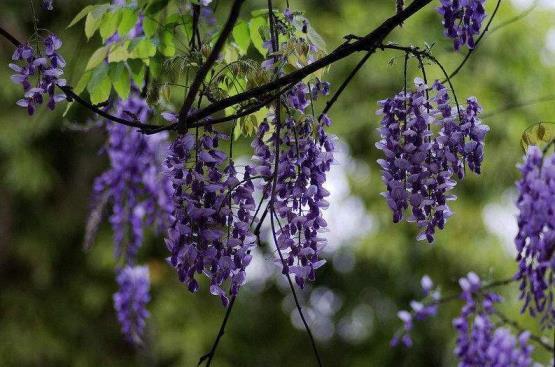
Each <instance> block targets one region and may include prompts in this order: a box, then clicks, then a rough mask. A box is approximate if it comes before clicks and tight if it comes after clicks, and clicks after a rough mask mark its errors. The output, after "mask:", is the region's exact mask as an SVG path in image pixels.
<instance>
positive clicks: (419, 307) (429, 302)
mask: <svg viewBox="0 0 555 367" xmlns="http://www.w3.org/2000/svg"><path fill="white" fill-rule="evenodd" d="M420 285H421V287H422V291H423V292H424V297H425V298H424V299H423V300H422V301H412V302H411V303H410V306H411V309H412V310H411V311H406V310H401V311H399V312H398V313H397V316H398V317H399V319H401V321H403V328H402V329H400V330H399V331H397V333H395V336H394V337H393V339H391V346H397V345H399V344H402V345H403V346H405V347H407V348H409V347H411V346H412V338H411V335H410V333H411V331H412V329H413V327H414V320H417V321H423V320H426V319H428V318H430V317H433V316H435V315H436V314H437V309H438V304H437V302H438V301H439V299H440V297H441V292H440V290H439V288H435V289H434V283H433V282H432V280H431V279H430V277H429V276H427V275H425V276H423V277H422V279H421V280H420Z"/></svg>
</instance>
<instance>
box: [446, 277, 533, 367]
mask: <svg viewBox="0 0 555 367" xmlns="http://www.w3.org/2000/svg"><path fill="white" fill-rule="evenodd" d="M459 284H460V286H461V289H462V294H461V296H462V298H463V299H464V301H465V304H464V306H463V307H462V309H461V313H460V315H459V316H458V317H456V318H455V319H454V320H453V327H454V328H455V330H456V331H457V340H456V346H455V351H454V352H455V355H456V356H457V358H458V359H459V366H461V367H466V366H468V367H478V366H498V367H505V366H514V367H527V366H531V365H532V359H531V353H532V349H533V348H532V347H531V346H529V345H528V344H527V341H528V335H529V333H527V332H524V333H522V334H521V335H520V336H519V337H518V340H517V338H515V337H514V336H513V335H512V334H511V332H510V331H509V330H508V329H505V328H497V327H496V326H495V324H494V322H493V321H492V319H491V318H492V315H494V314H495V304H497V303H499V302H500V301H501V297H500V296H498V295H497V294H495V293H491V292H483V291H482V290H481V281H480V278H479V277H478V276H477V275H476V274H474V273H469V274H468V275H467V277H466V278H461V279H460V280H459Z"/></svg>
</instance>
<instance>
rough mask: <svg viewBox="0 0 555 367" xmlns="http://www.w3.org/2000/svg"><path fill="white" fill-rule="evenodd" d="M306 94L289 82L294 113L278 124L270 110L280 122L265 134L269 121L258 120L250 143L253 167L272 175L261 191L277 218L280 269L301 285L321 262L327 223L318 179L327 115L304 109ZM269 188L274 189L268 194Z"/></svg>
mask: <svg viewBox="0 0 555 367" xmlns="http://www.w3.org/2000/svg"><path fill="white" fill-rule="evenodd" d="M319 88H320V89H317V90H321V91H324V92H325V93H326V94H327V92H328V90H329V87H327V85H325V84H322V86H321V87H319ZM310 93H312V92H311V91H310V88H309V87H308V86H307V85H305V84H304V83H299V84H298V85H296V86H295V87H293V88H292V89H291V90H290V91H289V92H288V93H287V96H286V100H287V105H288V107H289V108H291V109H294V110H296V111H297V114H296V117H295V118H293V116H288V117H287V118H286V119H285V121H284V122H281V123H280V122H276V121H275V116H274V115H271V116H270V120H272V121H273V122H274V125H277V124H282V126H280V128H279V129H278V128H277V127H274V129H273V132H272V133H270V134H269V132H270V125H269V123H268V121H264V122H263V123H262V124H261V125H260V126H259V129H258V134H257V136H256V138H255V139H254V141H253V143H252V147H253V149H254V159H255V161H256V162H257V166H256V172H257V173H258V174H259V175H262V176H265V177H268V178H269V177H272V178H273V177H275V189H274V188H273V187H272V183H273V182H272V181H273V180H271V179H267V180H266V182H265V184H264V185H263V188H262V190H263V195H264V197H265V198H270V200H271V201H272V206H273V209H274V210H275V213H276V214H277V217H278V218H279V219H280V228H278V229H277V230H276V235H277V246H279V249H280V251H281V252H282V253H283V256H284V262H285V263H284V264H281V265H282V271H283V273H284V274H292V275H294V278H295V281H296V283H297V284H298V285H299V286H300V287H301V288H302V287H304V284H305V282H306V281H307V280H314V279H315V270H316V269H318V268H319V267H320V266H322V265H323V264H324V262H325V261H324V260H321V259H320V257H319V255H320V252H321V250H322V248H323V247H324V246H325V239H324V238H321V237H319V233H320V232H322V231H323V230H324V229H325V228H326V227H327V223H326V221H325V220H324V218H323V217H322V210H324V209H326V208H327V207H328V206H329V203H328V202H327V200H326V197H327V196H329V192H328V191H327V190H326V189H325V188H324V183H325V182H326V174H327V172H328V171H329V170H330V166H331V164H332V163H333V151H334V149H335V144H334V139H333V137H332V136H329V135H328V134H327V133H326V132H325V129H326V128H327V126H328V125H329V124H331V120H330V119H329V118H328V117H327V116H323V117H322V118H320V119H319V120H316V119H315V117H314V116H313V115H310V114H304V112H305V109H307V108H308V107H309V105H310V103H311V100H310V98H311V97H310ZM278 132H279V135H278ZM268 135H270V136H269V137H268ZM276 145H277V146H279V148H278V149H276ZM278 151H279V159H278V162H277V172H275V170H276V163H275V161H276V153H278ZM272 191H273V192H275V197H274V198H273V199H272V198H271V195H272ZM281 221H283V222H284V223H283V224H281Z"/></svg>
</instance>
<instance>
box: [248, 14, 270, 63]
mask: <svg viewBox="0 0 555 367" xmlns="http://www.w3.org/2000/svg"><path fill="white" fill-rule="evenodd" d="M266 26H267V22H266V19H265V18H263V17H257V18H252V19H251V20H250V22H249V32H250V37H251V41H252V44H253V45H254V47H256V49H257V50H258V52H260V53H261V54H262V56H266V54H267V53H268V50H266V49H265V48H264V40H263V39H262V35H261V33H260V31H261V28H263V27H266Z"/></svg>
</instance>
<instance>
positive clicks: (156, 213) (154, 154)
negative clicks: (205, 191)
mask: <svg viewBox="0 0 555 367" xmlns="http://www.w3.org/2000/svg"><path fill="white" fill-rule="evenodd" d="M115 115H116V116H118V117H123V118H131V119H134V120H137V121H141V122H144V123H146V121H147V120H148V119H149V117H150V115H151V112H150V108H149V107H148V105H147V104H146V101H145V100H144V99H142V98H141V97H140V96H139V93H138V91H137V90H136V89H133V91H132V94H131V96H130V97H129V99H127V100H126V101H121V100H120V101H118V103H117V106H116V108H115ZM106 129H107V131H108V135H109V137H108V143H107V146H106V151H107V153H108V156H109V158H110V168H109V169H108V170H107V171H105V172H104V173H103V174H102V175H100V176H99V177H97V178H96V180H95V182H94V185H93V195H92V196H93V207H95V205H94V203H97V202H99V201H101V200H102V198H104V197H106V196H107V197H108V198H109V202H110V203H111V206H112V214H111V215H110V223H111V225H112V228H113V231H114V245H115V255H116V257H120V256H121V255H122V254H123V253H125V255H126V262H128V263H133V262H134V260H135V257H136V254H137V252H138V250H139V248H140V247H141V245H142V242H143V232H144V229H145V228H146V227H147V226H150V225H154V227H155V228H156V229H157V230H158V231H164V230H165V229H167V228H168V227H169V225H170V220H171V218H170V216H171V213H172V212H173V202H172V200H171V197H172V192H171V186H170V181H169V179H168V177H167V176H166V174H165V172H164V171H163V167H162V156H163V154H164V153H165V151H166V150H167V148H168V142H167V138H168V135H167V134H165V133H164V134H156V135H144V134H141V133H140V132H138V131H137V130H136V129H132V128H129V127H126V126H123V125H119V124H113V123H110V122H107V123H106ZM124 250H125V251H124Z"/></svg>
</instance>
